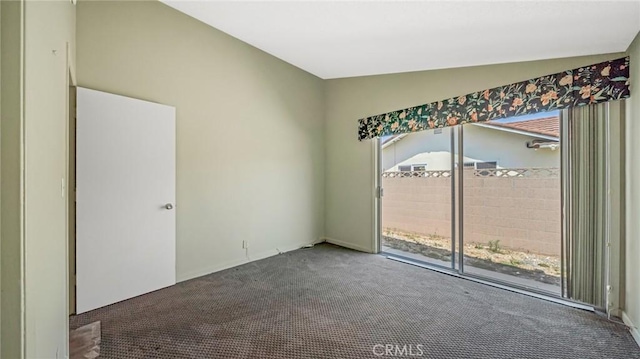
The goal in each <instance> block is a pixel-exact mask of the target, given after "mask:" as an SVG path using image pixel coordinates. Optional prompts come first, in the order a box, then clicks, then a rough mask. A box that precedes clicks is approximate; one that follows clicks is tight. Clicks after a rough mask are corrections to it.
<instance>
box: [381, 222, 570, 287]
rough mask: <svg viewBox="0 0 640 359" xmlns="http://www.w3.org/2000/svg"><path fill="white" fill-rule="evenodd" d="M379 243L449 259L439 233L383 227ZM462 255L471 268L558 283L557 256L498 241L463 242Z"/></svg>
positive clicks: (447, 245)
mask: <svg viewBox="0 0 640 359" xmlns="http://www.w3.org/2000/svg"><path fill="white" fill-rule="evenodd" d="M383 245H385V246H388V247H391V248H394V249H398V250H402V251H406V252H410V253H415V254H421V255H424V256H426V257H429V258H434V259H438V260H443V261H450V260H451V239H450V238H447V237H443V236H438V235H428V236H425V235H419V234H414V233H407V232H403V231H399V230H395V229H389V228H385V229H384V230H383ZM457 251H458V248H457V245H456V252H457ZM464 257H465V264H467V263H468V264H469V265H471V266H473V267H478V268H484V269H488V270H492V271H496V272H500V273H506V274H511V275H516V276H519V277H524V278H529V279H533V280H536V281H539V282H543V283H548V284H557V285H559V284H560V274H561V272H560V257H556V256H547V255H540V254H535V253H528V252H523V251H516V250H510V249H507V248H503V247H501V245H500V242H491V243H490V244H481V243H468V244H465V246H464Z"/></svg>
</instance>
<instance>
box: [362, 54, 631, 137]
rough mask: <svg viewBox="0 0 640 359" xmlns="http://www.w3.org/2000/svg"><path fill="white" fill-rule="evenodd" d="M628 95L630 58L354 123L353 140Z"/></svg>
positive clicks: (621, 97) (580, 104)
mask: <svg viewBox="0 0 640 359" xmlns="http://www.w3.org/2000/svg"><path fill="white" fill-rule="evenodd" d="M629 95H630V89H629V57H625V58H620V59H616V60H612V61H605V62H601V63H599V64H594V65H590V66H585V67H580V68H577V69H573V70H567V71H563V72H559V73H556V74H552V75H546V76H542V77H538V78H535V79H531V80H526V81H522V82H517V83H514V84H511V85H506V86H500V87H495V88H492V89H487V90H484V91H478V92H474V93H470V94H468V95H462V96H458V97H454V98H450V99H446V100H442V101H438V102H433V103H428V104H424V105H420V106H415V107H410V108H405V109H403V110H399V111H394V112H389V113H385V114H381V115H376V116H371V117H367V118H363V119H360V120H358V122H359V124H358V139H359V140H361V141H362V140H365V139H369V138H375V137H380V136H386V135H393V134H401V133H407V132H416V131H422V130H426V129H430V128H442V127H447V126H455V125H460V124H465V123H474V122H484V121H490V120H495V119H499V118H505V117H512V116H519V115H526V114H532V113H536V112H545V111H552V110H558V109H563V108H568V107H575V106H582V105H588V104H593V103H599V102H606V101H612V100H620V99H623V98H627V97H629Z"/></svg>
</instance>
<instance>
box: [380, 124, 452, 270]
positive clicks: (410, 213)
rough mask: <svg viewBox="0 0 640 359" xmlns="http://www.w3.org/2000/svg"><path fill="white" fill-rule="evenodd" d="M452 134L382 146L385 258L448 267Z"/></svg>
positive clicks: (386, 141) (387, 141)
mask: <svg viewBox="0 0 640 359" xmlns="http://www.w3.org/2000/svg"><path fill="white" fill-rule="evenodd" d="M454 130H455V129H452V128H446V129H436V130H428V131H422V132H416V133H409V134H405V135H399V136H391V137H386V138H383V139H382V140H381V148H380V155H381V167H382V174H381V177H382V178H381V184H382V188H383V189H384V192H383V193H384V196H383V201H382V206H381V208H382V219H381V224H382V225H381V227H382V229H381V250H382V251H383V252H385V253H388V254H392V255H396V256H400V257H403V258H408V259H412V260H417V261H420V262H426V263H429V264H430V265H436V266H440V267H446V268H451V267H452V263H454V261H455V246H454V239H453V236H452V225H453V224H454V223H453V222H452V209H453V208H452V206H453V200H452V196H453V188H454V187H453V186H452V185H453V176H452V168H453V166H454V165H455V164H454V163H453V161H452V159H453V156H452V147H453V146H452V143H453V142H452V137H453V132H454Z"/></svg>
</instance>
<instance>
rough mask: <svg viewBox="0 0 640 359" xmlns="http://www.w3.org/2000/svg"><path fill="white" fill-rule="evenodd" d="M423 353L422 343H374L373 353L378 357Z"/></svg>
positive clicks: (419, 355) (419, 354) (410, 355)
mask: <svg viewBox="0 0 640 359" xmlns="http://www.w3.org/2000/svg"><path fill="white" fill-rule="evenodd" d="M423 354H424V345H422V344H404V345H399V344H376V345H374V346H373V355H375V356H379V357H421V356H422V355H423Z"/></svg>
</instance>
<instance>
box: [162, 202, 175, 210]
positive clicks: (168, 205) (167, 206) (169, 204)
mask: <svg viewBox="0 0 640 359" xmlns="http://www.w3.org/2000/svg"><path fill="white" fill-rule="evenodd" d="M164 208H166V209H173V205H172V204H171V203H167V204H165V205H164Z"/></svg>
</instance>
